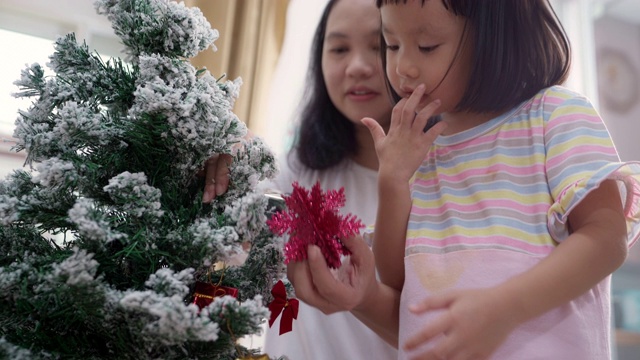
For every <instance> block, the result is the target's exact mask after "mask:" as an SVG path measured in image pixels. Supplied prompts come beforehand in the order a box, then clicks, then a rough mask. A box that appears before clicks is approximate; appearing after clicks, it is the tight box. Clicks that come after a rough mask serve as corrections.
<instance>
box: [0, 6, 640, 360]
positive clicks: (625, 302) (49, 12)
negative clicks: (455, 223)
mask: <svg viewBox="0 0 640 360" xmlns="http://www.w3.org/2000/svg"><path fill="white" fill-rule="evenodd" d="M326 1H327V0H186V1H185V3H186V4H187V5H188V6H197V7H199V8H200V9H201V10H202V12H203V13H204V14H205V15H206V16H207V18H208V20H209V22H210V23H211V25H212V27H213V28H216V29H218V30H219V31H220V38H219V39H218V40H217V41H216V43H215V45H216V47H217V48H218V51H217V52H213V51H212V50H208V51H205V52H203V53H201V54H200V55H198V56H197V57H196V58H194V59H192V60H191V61H192V63H193V64H194V65H195V66H196V67H199V68H201V67H206V68H207V69H208V70H209V71H210V72H211V73H212V74H213V75H214V76H215V77H220V76H222V75H225V76H226V77H228V78H229V79H235V78H237V77H240V78H242V80H243V85H242V87H241V91H240V98H239V99H238V102H237V103H236V107H235V109H234V111H235V113H236V114H237V115H238V116H239V118H240V119H242V120H243V121H244V122H245V123H247V125H248V126H249V128H250V129H251V130H252V132H254V133H255V134H256V135H257V136H260V137H262V138H263V139H264V140H265V141H266V142H267V144H269V145H270V146H271V148H272V149H273V151H274V152H275V153H276V154H282V153H284V152H285V151H286V150H287V149H288V146H289V145H290V143H291V141H292V126H293V122H294V120H295V118H296V115H297V114H296V112H297V107H296V106H297V104H298V103H299V101H300V99H301V97H302V95H303V91H304V89H303V83H304V79H305V74H306V67H307V63H308V59H309V47H310V43H311V37H312V35H313V31H314V29H315V27H316V24H317V22H318V20H319V17H320V12H321V11H322V8H323V7H324V5H325V3H326ZM372 1H373V0H372ZM552 4H553V6H554V8H555V10H556V12H557V13H558V16H559V17H560V19H561V21H562V23H563V26H564V27H565V30H566V31H567V33H568V35H569V38H570V40H571V42H572V46H573V67H572V72H571V76H570V79H569V80H568V82H567V84H566V85H567V86H568V87H570V88H572V89H574V90H576V91H578V92H581V93H583V94H585V95H586V96H587V97H589V98H590V99H591V101H592V102H593V103H594V104H595V106H596V108H597V110H598V111H599V112H600V114H601V115H602V117H603V119H604V121H605V123H606V125H607V127H608V129H609V131H610V133H611V136H612V138H613V140H614V142H615V145H616V148H617V149H618V152H619V154H620V157H621V159H622V160H623V161H632V160H634V161H640V0H552ZM69 32H74V33H75V34H76V38H77V39H78V40H80V41H82V40H84V41H85V42H86V43H87V45H88V46H89V48H91V49H95V50H96V51H97V52H98V53H100V54H101V56H102V57H103V59H105V60H106V59H108V58H110V57H123V54H122V53H121V49H122V46H121V44H120V42H119V39H118V38H117V37H116V36H115V35H114V33H113V31H112V30H111V26H110V23H109V22H108V21H107V20H106V18H105V17H103V16H101V15H97V14H96V13H95V10H94V8H93V1H91V0H56V1H50V0H0V49H2V56H0V69H1V70H0V179H1V178H4V176H5V175H6V174H8V173H9V172H11V171H12V170H13V169H16V168H20V167H22V166H23V163H24V159H25V154H23V153H15V152H13V151H11V147H12V145H13V140H12V134H13V127H14V122H15V119H16V118H17V112H18V109H27V108H28V107H29V100H17V99H14V98H13V97H12V96H11V94H12V93H13V92H16V91H17V90H18V89H17V88H16V87H15V86H14V85H13V82H14V81H16V80H18V78H19V77H20V71H21V70H22V69H23V68H25V66H26V65H27V64H32V63H35V62H37V63H40V64H41V65H45V64H46V63H47V62H48V56H49V55H51V54H52V53H53V41H54V40H55V39H56V38H57V37H58V36H62V35H65V34H67V33H69ZM612 290H613V294H614V297H613V299H612V301H613V305H614V310H615V311H614V315H615V316H614V324H613V327H614V329H615V336H614V342H615V343H614V344H613V345H614V348H615V356H616V359H617V360H638V359H640V245H636V246H634V247H633V248H632V249H631V253H630V254H629V258H628V259H627V261H626V263H625V264H624V265H623V266H622V267H621V268H620V269H619V270H618V271H617V272H616V273H615V274H614V277H613V289H612Z"/></svg>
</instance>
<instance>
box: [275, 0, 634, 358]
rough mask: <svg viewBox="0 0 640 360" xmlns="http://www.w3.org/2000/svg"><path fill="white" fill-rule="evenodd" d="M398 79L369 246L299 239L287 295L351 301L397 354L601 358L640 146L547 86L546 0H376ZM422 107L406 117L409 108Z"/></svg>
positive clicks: (560, 49) (560, 42)
mask: <svg viewBox="0 0 640 360" xmlns="http://www.w3.org/2000/svg"><path fill="white" fill-rule="evenodd" d="M377 4H378V6H379V7H380V11H381V18H382V34H383V38H384V43H385V45H386V51H385V53H384V55H385V61H386V73H387V76H388V80H389V83H390V85H391V86H392V88H393V90H394V91H395V92H396V93H397V94H398V95H399V96H400V97H401V100H400V101H399V102H398V104H397V105H396V106H395V108H394V110H393V113H392V120H391V126H390V128H389V130H388V131H387V132H386V133H385V131H384V130H383V129H382V128H381V127H380V126H378V125H377V124H376V123H375V121H373V119H370V118H368V119H364V120H363V122H364V123H365V124H366V125H367V126H368V127H369V129H370V130H371V133H372V135H373V138H374V140H375V144H376V150H377V153H378V158H379V161H380V167H379V177H378V191H379V203H380V206H379V209H378V215H377V220H376V228H375V234H374V240H375V241H374V251H373V253H374V254H375V265H376V266H377V267H378V271H379V274H380V281H376V278H375V275H374V270H373V268H374V262H373V258H372V253H371V251H369V249H368V247H366V246H365V245H364V244H363V243H362V240H361V238H357V237H356V238H351V239H344V241H345V243H346V244H347V246H348V247H349V248H350V249H351V251H352V252H353V256H352V257H351V266H352V269H351V270H352V271H351V273H350V275H351V276H350V277H349V278H347V279H346V280H345V279H341V280H339V279H336V278H334V277H333V276H332V275H331V273H330V272H329V271H328V270H327V268H326V264H325V263H324V259H323V258H322V256H321V254H320V252H319V249H318V248H317V247H314V246H311V247H309V249H308V251H309V259H308V261H306V262H297V263H291V264H290V265H289V268H288V274H289V279H290V280H291V281H292V282H293V283H294V286H295V288H296V295H297V296H298V297H299V298H301V299H303V300H304V301H306V302H307V303H309V304H311V305H314V306H316V307H318V308H320V309H322V310H323V311H324V312H326V313H331V312H335V311H341V310H351V311H352V313H354V314H355V315H356V316H358V317H359V318H360V319H362V321H363V322H364V323H365V324H367V325H369V326H370V327H371V328H372V329H374V330H376V331H377V332H378V333H379V334H380V335H382V336H383V337H384V338H385V339H387V340H388V341H389V342H391V343H392V344H398V345H399V349H400V356H399V357H400V358H402V359H404V358H414V357H419V358H420V359H456V360H458V359H487V358H492V359H594V360H595V359H609V358H610V356H611V349H610V295H609V292H610V275H611V273H612V272H613V271H614V270H615V269H616V268H617V267H618V266H620V265H621V264H622V262H623V261H624V259H625V256H626V251H627V248H628V246H630V245H631V244H632V243H633V242H635V240H636V239H637V237H638V233H639V230H640V228H639V224H638V218H639V216H640V211H639V207H638V204H637V200H638V199H637V197H638V195H640V191H639V190H640V186H639V181H638V180H640V176H638V174H640V164H638V163H620V162H619V159H618V156H617V153H616V151H615V148H614V147H613V144H612V142H611V139H610V137H609V134H608V132H607V129H606V127H605V126H604V124H603V122H602V119H601V118H600V117H599V115H598V113H597V112H596V111H595V110H594V108H593V106H592V105H591V104H590V103H589V101H588V100H587V99H586V98H584V97H583V96H580V95H578V94H576V93H574V92H572V91H570V90H568V89H566V88H563V87H561V86H559V84H561V83H562V82H563V81H564V79H565V77H566V75H567V73H568V69H569V44H568V41H567V39H566V36H565V34H564V32H563V30H562V27H561V25H560V24H559V23H558V20H557V18H556V17H555V14H554V12H553V10H552V9H551V6H550V4H549V3H548V1H547V0H518V1H513V0H501V1H500V0H494V1H462V0H404V1H403V0H377ZM435 114H438V115H440V117H441V119H442V120H441V121H440V123H438V124H437V125H436V126H434V127H433V128H432V129H430V130H429V131H427V132H426V133H425V132H423V129H424V127H425V124H426V122H427V119H428V118H429V117H431V116H432V115H435Z"/></svg>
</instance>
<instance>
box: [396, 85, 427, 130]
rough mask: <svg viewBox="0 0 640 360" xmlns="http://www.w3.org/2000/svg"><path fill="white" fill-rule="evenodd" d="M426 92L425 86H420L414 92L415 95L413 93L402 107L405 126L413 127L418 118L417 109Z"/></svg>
mask: <svg viewBox="0 0 640 360" xmlns="http://www.w3.org/2000/svg"><path fill="white" fill-rule="evenodd" d="M424 92H425V86H424V84H420V85H418V87H416V88H415V89H414V90H413V93H411V96H409V98H408V99H407V102H406V103H405V104H404V106H403V107H402V117H401V123H402V124H403V125H405V124H406V125H407V126H409V127H411V126H412V125H413V122H414V120H415V118H416V108H417V107H418V104H420V100H422V96H423V95H424Z"/></svg>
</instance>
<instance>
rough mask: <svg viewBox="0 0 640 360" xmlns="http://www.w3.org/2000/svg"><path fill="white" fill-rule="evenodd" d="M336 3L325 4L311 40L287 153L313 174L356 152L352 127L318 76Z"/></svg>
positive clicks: (319, 75)
mask: <svg viewBox="0 0 640 360" xmlns="http://www.w3.org/2000/svg"><path fill="white" fill-rule="evenodd" d="M338 1H341V0H330V1H329V2H328V3H327V5H326V6H325V9H324V12H323V13H322V16H321V18H320V22H319V23H318V26H317V28H316V31H315V35H314V37H313V42H312V44H311V56H310V62H309V68H308V70H307V79H306V90H305V96H304V101H303V103H302V108H301V116H300V119H301V120H300V123H299V127H298V129H297V133H296V138H295V141H294V147H293V149H292V152H291V153H290V155H297V157H298V160H300V163H301V164H302V165H303V166H305V167H307V168H310V169H314V170H323V169H327V168H330V167H332V166H335V165H338V164H340V163H341V162H342V160H344V159H345V158H347V157H349V156H353V155H355V154H356V152H357V151H358V142H357V141H356V135H355V133H356V131H355V125H354V124H353V123H352V122H351V121H350V120H349V119H348V118H347V117H345V116H344V115H343V114H342V113H341V112H340V111H339V110H338V109H337V108H336V106H335V105H334V104H333V102H332V101H331V98H329V93H328V92H327V85H326V84H325V82H324V76H323V75H322V52H323V50H324V40H325V39H324V37H325V32H326V29H327V21H328V18H329V15H330V14H331V11H332V10H333V8H334V7H335V4H336V3H337V2H338ZM342 1H349V0H342Z"/></svg>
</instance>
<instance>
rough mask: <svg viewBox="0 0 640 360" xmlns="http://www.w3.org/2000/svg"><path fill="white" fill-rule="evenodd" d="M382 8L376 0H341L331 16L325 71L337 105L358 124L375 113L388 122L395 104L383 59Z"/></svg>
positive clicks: (326, 39) (324, 63) (325, 43)
mask: <svg viewBox="0 0 640 360" xmlns="http://www.w3.org/2000/svg"><path fill="white" fill-rule="evenodd" d="M379 49H380V12H379V11H378V9H377V8H376V6H375V4H374V1H373V0H341V1H339V2H338V3H337V4H335V5H334V8H333V9H332V11H331V13H330V14H329V18H328V19H327V28H326V32H325V40H324V45H323V52H322V74H323V76H324V81H325V84H326V86H327V92H328V93H329V97H330V98H331V101H332V102H333V103H334V104H335V106H336V108H337V109H338V110H340V112H342V113H343V114H344V115H345V116H346V117H347V118H349V119H350V120H351V121H353V122H354V123H355V124H357V125H362V124H361V123H360V119H362V118H363V117H372V118H374V119H376V120H378V121H379V122H380V123H381V124H382V125H383V126H384V125H388V123H389V121H390V114H391V108H392V104H391V101H390V98H389V95H388V92H387V90H386V87H385V83H384V77H383V72H382V71H383V70H382V62H381V60H380V50H379Z"/></svg>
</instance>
